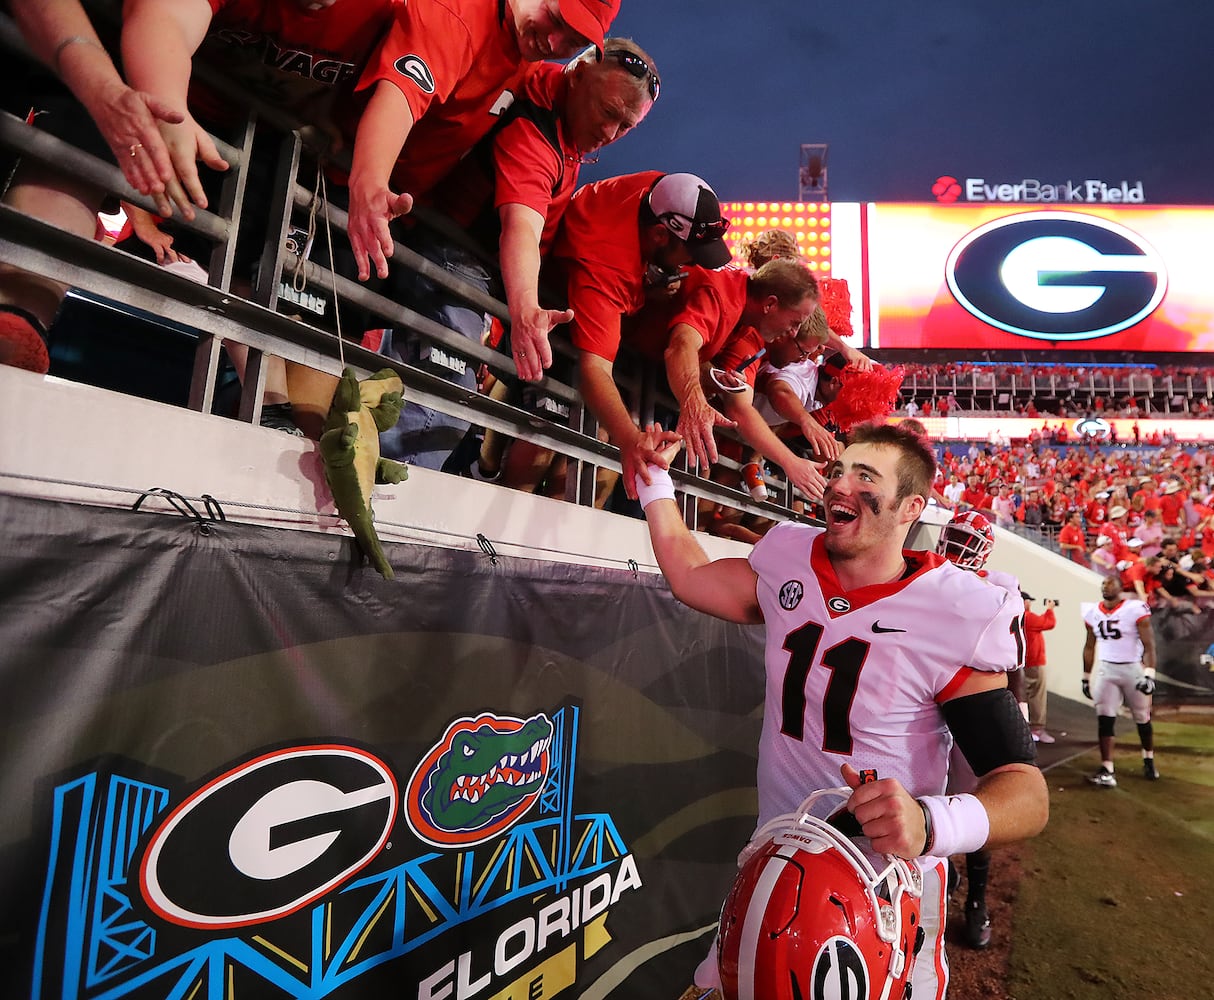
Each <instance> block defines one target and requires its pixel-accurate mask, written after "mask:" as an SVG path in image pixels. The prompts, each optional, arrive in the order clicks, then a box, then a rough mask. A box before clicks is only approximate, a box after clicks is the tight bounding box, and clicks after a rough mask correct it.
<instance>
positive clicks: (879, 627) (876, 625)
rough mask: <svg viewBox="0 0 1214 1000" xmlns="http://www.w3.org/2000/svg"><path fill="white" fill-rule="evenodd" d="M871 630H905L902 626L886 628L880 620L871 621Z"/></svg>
mask: <svg viewBox="0 0 1214 1000" xmlns="http://www.w3.org/2000/svg"><path fill="white" fill-rule="evenodd" d="M873 631H874V632H905V631H906V629H904V628H886V627H885V626H884V625H882V624H881V623H880V622H873Z"/></svg>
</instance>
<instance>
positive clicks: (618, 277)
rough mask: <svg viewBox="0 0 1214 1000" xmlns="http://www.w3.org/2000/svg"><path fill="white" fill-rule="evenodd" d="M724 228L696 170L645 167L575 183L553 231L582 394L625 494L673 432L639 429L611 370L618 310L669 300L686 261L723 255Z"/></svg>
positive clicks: (720, 259)
mask: <svg viewBox="0 0 1214 1000" xmlns="http://www.w3.org/2000/svg"><path fill="white" fill-rule="evenodd" d="M728 228H729V223H728V222H727V221H726V220H725V219H724V217H722V215H721V206H720V203H719V202H718V201H717V196H716V194H715V193H713V190H712V188H710V187H709V186H708V185H707V184H706V183H705V182H704V181H703V180H701V179H700V178H699V177H696V176H695V175H694V174H662V173H659V172H658V171H646V172H644V173H639V174H628V175H626V176H623V177H610V178H608V179H606V180H602V181H597V182H595V183H594V184H588V185H586V186H585V187H583V188H581V189H580V190H579V191H578V192H577V194H575V195H574V196H573V200H572V201H571V202H570V203H569V208H568V209H567V210H566V212H565V217H564V219H563V220H562V224H561V228H560V230H559V231H558V233H557V238H556V243H555V244H554V246H553V249H552V257H553V259H554V261H555V263H556V264H557V265H558V266H559V267H561V268H562V269H563V271H564V273H565V277H566V280H567V288H568V303H569V308H570V309H572V310H573V320H572V325H571V328H570V329H571V337H572V340H573V344H574V346H575V347H576V348H577V349H578V352H579V354H578V371H579V376H580V387H581V392H582V398H583V399H584V400H585V402H586V405H587V407H588V408H589V409H590V412H591V413H593V414H594V416H595V417H596V419H597V420H598V421H599V423H600V424H602V426H603V427H604V428H605V429H606V431H607V433H608V436H609V438H610V440H611V442H612V443H613V444H615V445H616V446H617V447H618V448H619V449H620V459H621V462H622V464H623V470H624V487H625V490H626V492H627V493H628V495H629V496H630V497H633V498H635V496H636V493H635V483H634V477H635V476H640V477H641V481H642V482H644V483H648V481H649V480H648V473H647V472H646V471H645V467H646V466H647V465H649V464H651V463H652V464H654V465H656V466H658V467H659V468H666V467H667V464H668V463H667V460H666V459H665V457H663V455H662V454H661V448H662V446H663V444H665V443H669V442H671V441H674V440H677V438H678V435H677V434H675V433H674V432H671V431H667V432H663V433H660V434H657V435H651V434H649V433H648V432H642V430H641V429H640V427H638V426H637V423H636V421H635V420H633V418H632V415H631V413H630V412H629V409H628V406H627V405H626V404H625V403H624V400H623V397H622V396H621V395H620V390H619V388H618V387H617V386H616V384H615V380H614V378H613V376H612V370H613V367H614V363H615V358H616V354H617V352H618V351H619V347H620V338H621V332H620V321H621V318H622V317H624V316H635V315H636V314H637V313H638V312H640V311H641V309H642V307H643V306H645V304H646V301H647V298H652V299H653V300H654V302H655V307H658V306H660V305H663V304H664V305H666V306H669V304H670V296H671V293H672V289H673V288H674V285H675V283H677V282H679V281H681V280H683V278H684V273H683V271H682V270H681V269H682V268H684V267H685V266H686V265H688V264H691V263H696V264H698V265H700V266H701V267H705V268H709V269H712V268H718V267H723V266H724V265H725V264H728V263H729V257H730V254H729V248H728V247H726V246H725V242H724V239H723V237H724V236H725V232H726V230H727V229H728Z"/></svg>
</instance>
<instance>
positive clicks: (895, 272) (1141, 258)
mask: <svg viewBox="0 0 1214 1000" xmlns="http://www.w3.org/2000/svg"><path fill="white" fill-rule="evenodd" d="M865 222H866V226H865V229H866V233H865V240H864V242H865V248H866V266H865V277H866V281H865V288H866V292H867V295H868V299H867V306H868V318H869V329H870V338H869V342H870V345H871V346H872V347H880V348H899V347H905V348H921V347H928V348H955V349H963V350H975V351H977V350H1026V351H1041V350H1059V349H1061V350H1083V351H1093V350H1098V351H1106V350H1107V351H1143V352H1148V351H1149V352H1160V351H1211V350H1214V290H1212V281H1211V278H1212V277H1214V209H1204V208H1181V207H1150V208H1148V207H1137V208H1127V207H1117V208H1113V207H1104V206H1086V205H1085V206H1083V207H1082V208H1081V209H1079V210H1076V209H1074V208H1058V209H1052V208H1042V207H1037V206H1035V207H1034V208H1033V209H1031V210H1024V209H1023V208H1009V206H1007V205H966V206H959V205H949V206H941V205H891V204H879V205H878V204H872V205H867V206H865Z"/></svg>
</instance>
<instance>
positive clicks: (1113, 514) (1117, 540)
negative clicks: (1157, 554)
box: [1097, 504, 1130, 560]
mask: <svg viewBox="0 0 1214 1000" xmlns="http://www.w3.org/2000/svg"><path fill="white" fill-rule="evenodd" d="M1128 513H1129V511H1127V510H1126V509H1125V508H1124V507H1122V506H1121V504H1115V505H1114V506H1112V507H1110V508H1109V520H1108V523H1107V524H1103V525H1101V527H1100V531H1098V532H1097V537H1100V536H1101V535H1107V536H1108V537H1109V538H1110V539H1111V540H1112V546H1113V557H1114V558H1115V559H1117V560H1121V559H1124V558H1126V555H1127V554H1128V552H1129V547H1128V546H1127V544H1126V543H1127V542H1128V541H1129V538H1130V532H1129V529H1128V528H1127V527H1126V515H1127V514H1128Z"/></svg>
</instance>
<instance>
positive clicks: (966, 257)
mask: <svg viewBox="0 0 1214 1000" xmlns="http://www.w3.org/2000/svg"><path fill="white" fill-rule="evenodd" d="M945 279H946V281H947V282H948V288H949V291H950V292H951V293H952V295H953V297H954V298H955V299H956V300H957V302H958V304H960V305H961V307H962V308H963V309H965V310H966V311H967V312H969V313H971V314H972V315H974V316H976V317H978V319H980V320H982V321H983V322H984V323H989V324H990V325H991V326H994V327H998V328H999V329H1001V330H1007V331H1008V332H1009V333H1015V334H1020V335H1021V336H1024V337H1032V338H1034V339H1036V340H1053V341H1058V340H1066V341H1074V340H1092V339H1095V338H1097V337H1105V336H1108V335H1110V334H1113V333H1118V332H1119V331H1121V330H1125V329H1126V328H1128V327H1131V326H1133V325H1134V324H1136V323H1139V322H1141V321H1142V320H1144V319H1146V318H1147V317H1148V316H1149V315H1150V314H1151V313H1152V312H1154V311H1155V309H1156V308H1157V307H1158V306H1159V304H1160V302H1162V301H1163V297H1164V293H1165V292H1166V290H1167V274H1166V271H1165V268H1164V263H1163V260H1162V258H1161V257H1160V256H1159V254H1158V253H1157V252H1156V251H1155V250H1154V248H1152V247H1151V246H1150V244H1148V243H1147V242H1146V241H1145V240H1144V239H1143V238H1142V237H1140V236H1139V235H1137V234H1136V233H1134V232H1132V231H1131V230H1129V229H1127V228H1125V227H1124V226H1120V225H1117V224H1116V223H1114V222H1110V221H1108V220H1107V219H1101V218H1097V217H1095V216H1090V215H1081V214H1079V213H1074V212H1027V213H1024V214H1021V215H1013V216H1008V217H1006V218H1002V219H996V220H995V221H993V222H988V223H987V224H986V225H984V226H980V227H979V228H978V229H975V230H974V231H973V232H971V233H969V234H968V235H966V236H965V238H964V239H962V240H961V242H960V243H958V244H957V245H956V246H955V247H954V248H953V251H952V253H950V254H949V257H948V262H947V264H946V266H945Z"/></svg>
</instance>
